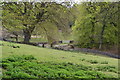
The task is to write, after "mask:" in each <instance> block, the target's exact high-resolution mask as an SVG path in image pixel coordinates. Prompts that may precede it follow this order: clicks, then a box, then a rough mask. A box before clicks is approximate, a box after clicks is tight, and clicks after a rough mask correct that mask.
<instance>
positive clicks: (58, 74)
mask: <svg viewBox="0 0 120 80" xmlns="http://www.w3.org/2000/svg"><path fill="white" fill-rule="evenodd" d="M2 67H3V69H5V71H4V72H3V79H10V78H19V79H21V78H23V79H27V78H32V79H35V78H37V79H42V78H43V79H57V78H59V79H64V80H65V79H72V78H73V79H74V78H76V79H80V78H101V79H102V78H107V76H105V75H104V74H102V73H100V72H97V71H91V67H87V66H84V65H78V64H73V63H70V62H68V63H52V62H38V61H36V59H35V58H34V57H33V56H31V55H29V56H27V55H23V56H15V55H13V56H10V57H8V58H5V59H3V60H2ZM110 68H113V67H110ZM103 69H104V68H103ZM99 70H102V69H101V68H99ZM105 70H106V68H105Z"/></svg>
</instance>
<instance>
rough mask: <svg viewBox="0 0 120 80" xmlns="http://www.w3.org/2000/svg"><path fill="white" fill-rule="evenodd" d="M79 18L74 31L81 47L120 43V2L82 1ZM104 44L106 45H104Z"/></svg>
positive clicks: (79, 7)
mask: <svg viewBox="0 0 120 80" xmlns="http://www.w3.org/2000/svg"><path fill="white" fill-rule="evenodd" d="M77 9H78V10H79V15H78V19H77V20H76V22H75V26H74V27H73V31H74V34H75V35H76V36H75V40H76V41H77V44H78V45H80V46H81V47H90V48H93V47H96V48H99V49H101V48H102V47H103V46H104V45H112V46H113V45H117V44H118V40H117V37H118V28H117V26H118V24H117V22H118V18H117V16H118V13H119V10H118V3H117V2H116V3H114V2H113V3H110V2H96V3H91V2H88V3H81V4H80V5H78V6H77ZM103 44H104V45H103Z"/></svg>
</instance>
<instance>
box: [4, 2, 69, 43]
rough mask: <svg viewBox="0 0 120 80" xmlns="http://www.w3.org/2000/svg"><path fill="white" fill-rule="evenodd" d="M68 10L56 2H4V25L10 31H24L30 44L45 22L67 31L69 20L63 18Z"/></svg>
mask: <svg viewBox="0 0 120 80" xmlns="http://www.w3.org/2000/svg"><path fill="white" fill-rule="evenodd" d="M66 8H67V7H65V6H63V5H61V4H58V3H56V2H41V3H38V2H35V3H34V2H18V3H16V2H9V3H6V2H4V5H3V25H4V27H5V28H7V29H8V30H11V29H18V30H20V29H22V30H23V33H24V42H25V43H29V40H30V38H31V35H32V33H33V31H34V29H35V28H36V27H37V26H38V25H40V24H42V23H43V22H50V23H53V25H56V26H54V27H57V28H58V29H60V28H64V29H63V30H66V29H65V28H66V26H65V25H67V22H66V21H67V20H66V17H65V16H63V15H64V14H67V13H65V11H66V10H67V9H66ZM63 9H64V10H63ZM55 10H56V11H55ZM62 12H64V13H62ZM58 13H59V14H58ZM62 16H63V17H62ZM63 19H64V20H63ZM65 20H66V21H65ZM61 23H62V24H61ZM63 25H64V26H63ZM38 27H41V28H43V30H44V31H48V30H45V27H43V26H38ZM47 27H49V26H47ZM49 29H50V28H49ZM53 30H54V29H53ZM55 30H56V29H55ZM46 36H47V35H46ZM51 37H53V35H51ZM47 38H48V37H47ZM48 40H49V39H48Z"/></svg>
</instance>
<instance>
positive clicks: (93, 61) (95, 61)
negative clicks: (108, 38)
mask: <svg viewBox="0 0 120 80" xmlns="http://www.w3.org/2000/svg"><path fill="white" fill-rule="evenodd" d="M87 62H90V63H91V64H98V61H97V60H88V61H87Z"/></svg>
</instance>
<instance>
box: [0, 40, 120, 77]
mask: <svg viewBox="0 0 120 80" xmlns="http://www.w3.org/2000/svg"><path fill="white" fill-rule="evenodd" d="M0 47H1V48H2V56H1V58H3V59H4V58H7V57H9V56H10V55H17V56H20V55H21V56H22V55H33V56H34V57H35V58H37V60H38V61H39V62H49V63H56V64H62V63H72V64H78V65H84V66H89V67H91V68H92V70H93V71H96V70H97V72H101V73H103V74H106V75H107V76H109V77H115V78H117V77H118V60H119V59H115V58H110V57H106V56H101V55H93V54H87V53H82V52H70V51H62V50H54V49H48V48H41V47H36V46H30V45H26V44H17V43H10V42H4V41H0Z"/></svg>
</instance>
